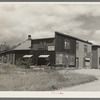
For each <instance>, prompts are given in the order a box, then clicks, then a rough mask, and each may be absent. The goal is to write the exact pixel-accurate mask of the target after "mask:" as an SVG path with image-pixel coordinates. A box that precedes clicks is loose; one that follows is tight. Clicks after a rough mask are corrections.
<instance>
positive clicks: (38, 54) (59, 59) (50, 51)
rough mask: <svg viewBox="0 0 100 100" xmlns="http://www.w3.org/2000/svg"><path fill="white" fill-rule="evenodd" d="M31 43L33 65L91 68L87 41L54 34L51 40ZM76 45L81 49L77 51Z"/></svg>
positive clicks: (89, 47) (46, 39)
mask: <svg viewBox="0 0 100 100" xmlns="http://www.w3.org/2000/svg"><path fill="white" fill-rule="evenodd" d="M31 43H32V44H31V46H32V49H31V54H32V55H33V63H34V64H38V65H42V64H47V65H56V66H66V67H77V68H79V66H80V67H82V68H83V67H90V66H91V57H92V55H91V51H92V50H91V46H92V43H90V42H88V41H84V40H81V39H78V38H75V37H73V36H69V35H65V34H63V33H60V32H55V36H54V37H52V38H41V39H32V42H31ZM78 44H79V45H78ZM77 45H78V46H79V48H81V49H78V50H77ZM84 50H85V51H86V52H85V51H84ZM88 62H90V63H88Z"/></svg>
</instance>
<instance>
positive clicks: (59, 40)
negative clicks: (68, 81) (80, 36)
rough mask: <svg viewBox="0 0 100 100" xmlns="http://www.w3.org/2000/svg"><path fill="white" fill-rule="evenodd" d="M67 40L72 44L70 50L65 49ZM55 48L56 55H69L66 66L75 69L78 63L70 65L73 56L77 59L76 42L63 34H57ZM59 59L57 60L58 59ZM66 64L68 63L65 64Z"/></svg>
mask: <svg viewBox="0 0 100 100" xmlns="http://www.w3.org/2000/svg"><path fill="white" fill-rule="evenodd" d="M65 40H68V41H69V42H70V47H69V48H68V49H65ZM55 46H56V54H57V52H58V53H61V54H63V53H65V54H67V55H68V64H66V65H67V66H69V67H75V66H76V61H75V60H74V64H73V65H70V63H71V58H72V56H73V57H74V59H75V58H76V40H75V39H73V38H70V37H67V36H64V35H61V34H58V33H57V32H56V33H55ZM56 59H57V58H56ZM64 63H66V61H65V62H64Z"/></svg>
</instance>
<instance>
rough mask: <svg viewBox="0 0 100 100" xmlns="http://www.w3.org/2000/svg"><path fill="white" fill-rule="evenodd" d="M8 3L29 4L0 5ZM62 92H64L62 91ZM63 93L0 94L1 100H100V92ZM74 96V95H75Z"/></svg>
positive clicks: (41, 0) (68, 0)
mask: <svg viewBox="0 0 100 100" xmlns="http://www.w3.org/2000/svg"><path fill="white" fill-rule="evenodd" d="M6 2H9V3H11V2H14V3H15V2H17V3H18V2H19V3H20V2H21V3H22V2H27V0H0V3H6ZM28 2H32V3H33V2H35V3H39V2H43V3H44V2H46V3H47V2H48V3H49V2H51V3H54V2H55V3H57V2H59V3H61V2H63V3H77V2H79V3H80V2H81V3H82V2H83V3H87V2H89V3H94V2H96V3H98V2H100V1H99V0H71V1H70V0H28ZM61 92H62V91H61ZM27 93H28V94H29V95H27ZM62 93H65V95H54V94H53V95H51V96H50V94H52V92H29V91H27V92H23V91H22V92H15V91H9V92H6V91H5V92H4V91H3V92H0V99H1V100H11V99H15V100H17V99H18V100H33V98H34V99H36V100H37V98H38V100H39V99H43V100H44V99H46V100H47V98H48V100H51V99H50V98H52V99H57V100H58V99H59V100H62V99H63V100H65V99H64V98H66V100H73V99H74V100H78V99H79V100H87V99H91V100H99V98H100V92H82V91H80V92H62ZM73 94H74V95H73ZM79 94H81V95H80V96H79Z"/></svg>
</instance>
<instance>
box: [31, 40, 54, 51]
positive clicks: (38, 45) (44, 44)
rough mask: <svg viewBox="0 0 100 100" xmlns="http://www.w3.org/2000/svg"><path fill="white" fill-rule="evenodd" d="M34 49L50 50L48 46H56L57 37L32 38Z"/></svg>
mask: <svg viewBox="0 0 100 100" xmlns="http://www.w3.org/2000/svg"><path fill="white" fill-rule="evenodd" d="M31 43H32V45H31V46H32V50H48V46H55V39H54V38H50V39H38V40H32V42H31Z"/></svg>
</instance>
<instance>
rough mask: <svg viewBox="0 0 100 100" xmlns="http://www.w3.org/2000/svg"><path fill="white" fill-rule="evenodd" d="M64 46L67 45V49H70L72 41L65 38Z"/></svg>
mask: <svg viewBox="0 0 100 100" xmlns="http://www.w3.org/2000/svg"><path fill="white" fill-rule="evenodd" d="M64 47H65V49H70V41H69V40H67V39H66V40H65V41H64Z"/></svg>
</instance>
